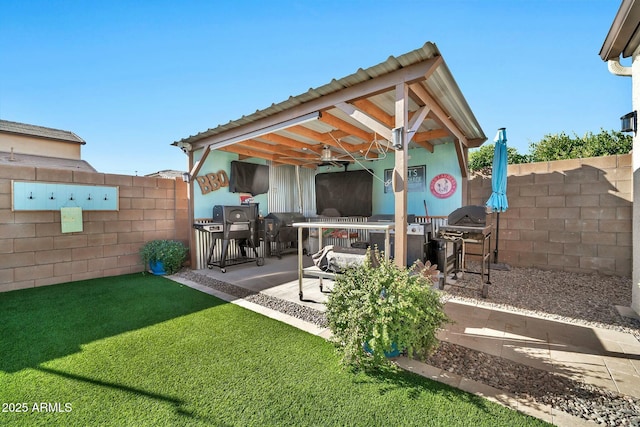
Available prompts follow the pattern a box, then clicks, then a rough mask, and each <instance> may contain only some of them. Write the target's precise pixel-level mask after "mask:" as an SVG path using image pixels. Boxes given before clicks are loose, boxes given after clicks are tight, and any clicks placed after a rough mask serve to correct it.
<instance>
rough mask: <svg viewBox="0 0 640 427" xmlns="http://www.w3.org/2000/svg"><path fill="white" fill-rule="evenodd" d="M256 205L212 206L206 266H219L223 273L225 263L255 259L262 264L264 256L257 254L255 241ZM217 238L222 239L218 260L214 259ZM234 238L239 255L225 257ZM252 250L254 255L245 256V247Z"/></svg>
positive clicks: (238, 262)
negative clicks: (211, 241) (209, 243)
mask: <svg viewBox="0 0 640 427" xmlns="http://www.w3.org/2000/svg"><path fill="white" fill-rule="evenodd" d="M257 217H258V205H257V204H250V205H240V206H221V205H216V206H214V207H213V223H212V224H209V225H208V227H207V228H209V229H210V232H212V233H213V243H212V245H211V251H210V252H209V260H208V262H207V267H209V268H213V267H214V266H218V267H220V271H221V272H222V273H225V272H226V271H227V269H226V267H227V265H236V264H243V263H247V262H253V261H256V264H257V265H258V266H261V265H263V264H264V258H262V257H259V256H258V251H257V249H256V242H257V221H256V220H257ZM218 240H222V254H221V256H220V260H219V261H214V260H213V257H214V249H215V246H216V243H217V242H218ZM231 240H235V241H236V243H237V244H238V246H239V249H240V256H239V257H237V258H230V259H227V252H228V249H229V243H230V242H231ZM247 247H249V248H250V249H251V250H253V254H254V257H249V256H247V252H246V248H247Z"/></svg>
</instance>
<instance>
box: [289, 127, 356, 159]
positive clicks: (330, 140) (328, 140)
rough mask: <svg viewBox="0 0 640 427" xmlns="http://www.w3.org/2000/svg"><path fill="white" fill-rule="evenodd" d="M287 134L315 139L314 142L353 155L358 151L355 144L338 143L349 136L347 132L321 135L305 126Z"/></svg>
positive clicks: (294, 128)
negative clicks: (343, 150)
mask: <svg viewBox="0 0 640 427" xmlns="http://www.w3.org/2000/svg"><path fill="white" fill-rule="evenodd" d="M287 132H292V133H295V134H298V135H300V136H304V137H307V138H310V139H313V140H314V141H317V142H318V143H319V144H322V145H323V146H324V145H330V146H332V147H336V148H343V149H345V150H347V151H348V152H350V153H352V152H355V151H358V150H357V148H356V147H355V146H354V145H353V144H349V143H347V142H342V141H341V142H339V143H338V142H336V140H339V139H340V138H344V137H345V136H349V134H348V133H347V132H344V131H341V130H337V131H331V132H326V133H320V132H316V131H315V130H313V129H309V128H307V127H304V126H293V127H291V128H289V129H287Z"/></svg>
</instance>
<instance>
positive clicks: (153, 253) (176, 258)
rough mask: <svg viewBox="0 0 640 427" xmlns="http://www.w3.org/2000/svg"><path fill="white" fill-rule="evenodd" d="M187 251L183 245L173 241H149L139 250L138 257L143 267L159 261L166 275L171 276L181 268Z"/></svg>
mask: <svg viewBox="0 0 640 427" xmlns="http://www.w3.org/2000/svg"><path fill="white" fill-rule="evenodd" d="M187 251H188V249H187V247H186V246H185V245H183V244H182V243H181V242H178V241H175V240H151V241H150V242H147V243H145V245H144V246H143V247H142V248H140V257H141V258H142V261H143V262H144V264H145V266H147V265H148V264H149V263H155V262H158V261H160V262H162V264H163V265H164V269H165V271H166V272H167V274H173V273H175V272H177V271H178V270H180V268H181V267H182V263H183V262H184V260H185V259H186V258H187Z"/></svg>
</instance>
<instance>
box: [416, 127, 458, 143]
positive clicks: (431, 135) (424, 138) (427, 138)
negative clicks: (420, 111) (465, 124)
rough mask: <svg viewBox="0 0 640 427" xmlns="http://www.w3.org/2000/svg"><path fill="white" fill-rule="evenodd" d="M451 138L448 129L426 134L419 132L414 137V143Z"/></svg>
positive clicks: (430, 131) (426, 132) (431, 131)
mask: <svg viewBox="0 0 640 427" xmlns="http://www.w3.org/2000/svg"><path fill="white" fill-rule="evenodd" d="M447 136H451V134H450V133H449V131H448V130H446V129H432V130H428V131H425V132H418V133H416V134H415V136H414V137H413V141H414V142H422V141H431V140H432V139H439V138H446V137H447Z"/></svg>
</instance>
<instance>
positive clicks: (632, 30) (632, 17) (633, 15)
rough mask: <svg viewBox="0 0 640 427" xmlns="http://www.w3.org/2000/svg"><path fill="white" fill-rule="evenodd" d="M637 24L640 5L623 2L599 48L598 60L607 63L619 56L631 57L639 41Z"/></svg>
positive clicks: (631, 0)
mask: <svg viewBox="0 0 640 427" xmlns="http://www.w3.org/2000/svg"><path fill="white" fill-rule="evenodd" d="M639 22H640V3H639V2H637V1H636V0H623V2H622V4H621V5H620V9H618V13H617V14H616V16H615V18H614V20H613V24H611V28H610V29H609V33H608V34H607V37H606V38H605V40H604V43H603V44H602V47H601V48H600V58H602V60H603V61H609V60H611V59H616V58H619V57H620V56H621V55H622V57H623V58H628V57H630V56H631V55H633V53H634V52H635V51H636V49H637V48H638V44H639V41H640V38H639V37H638V28H639V27H638V23H639Z"/></svg>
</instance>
